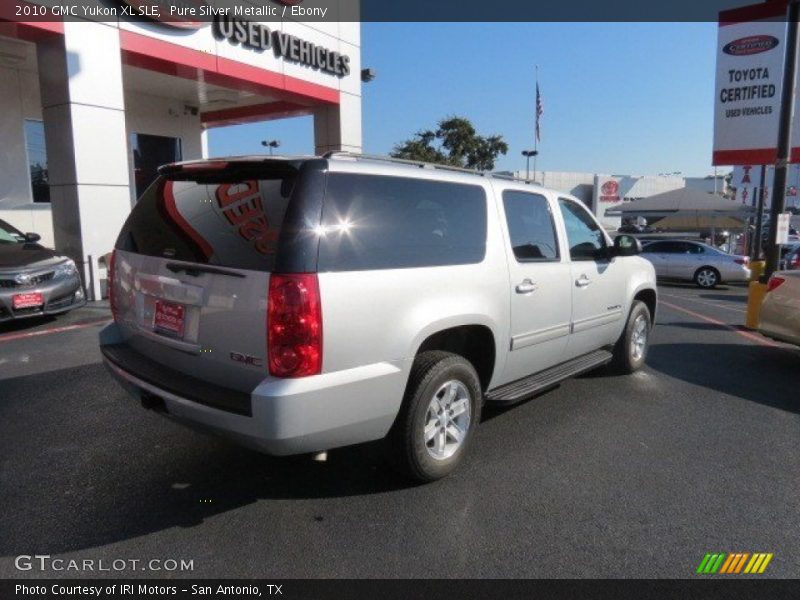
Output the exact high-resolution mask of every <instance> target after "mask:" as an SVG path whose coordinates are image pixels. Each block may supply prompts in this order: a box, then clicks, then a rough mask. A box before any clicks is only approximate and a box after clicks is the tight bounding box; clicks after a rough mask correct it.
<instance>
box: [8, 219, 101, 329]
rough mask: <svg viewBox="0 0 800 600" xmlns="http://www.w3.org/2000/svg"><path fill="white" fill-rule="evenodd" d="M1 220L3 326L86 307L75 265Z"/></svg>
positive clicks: (29, 235)
mask: <svg viewBox="0 0 800 600" xmlns="http://www.w3.org/2000/svg"><path fill="white" fill-rule="evenodd" d="M39 239H40V237H39V235H37V234H35V233H22V232H21V231H19V230H18V229H16V228H15V227H12V226H11V225H9V224H8V223H6V222H5V221H2V220H0V322H2V321H9V320H11V319H20V318H24V317H35V316H37V315H54V314H59V313H63V312H67V311H68V310H71V309H73V308H77V307H79V306H82V305H84V304H85V303H86V298H85V295H84V293H83V288H82V286H81V280H80V276H79V275H78V269H77V268H76V266H75V263H74V262H73V261H72V260H70V259H69V258H67V257H66V256H62V255H59V254H56V253H55V252H54V251H53V250H50V249H48V248H45V247H44V246H42V245H41V244H38V243H37V242H38V241H39Z"/></svg>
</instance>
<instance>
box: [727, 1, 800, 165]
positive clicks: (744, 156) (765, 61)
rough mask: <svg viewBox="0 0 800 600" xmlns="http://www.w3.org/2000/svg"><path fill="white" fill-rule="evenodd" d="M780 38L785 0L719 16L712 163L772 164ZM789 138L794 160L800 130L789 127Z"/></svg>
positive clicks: (780, 69)
mask: <svg viewBox="0 0 800 600" xmlns="http://www.w3.org/2000/svg"><path fill="white" fill-rule="evenodd" d="M785 39H786V3H785V2H762V3H761V4H754V5H751V6H743V7H741V8H734V9H731V10H726V11H722V12H721V13H720V15H719V30H718V34H717V76H716V85H715V90H714V154H713V159H712V162H713V164H715V165H765V164H772V163H774V162H775V158H776V154H777V152H776V150H775V146H776V142H777V140H778V116H779V113H780V110H779V108H780V100H781V87H782V83H783V81H782V75H783V55H784V54H785V51H786V45H785V43H784V41H785ZM795 102H797V100H796V99H795ZM795 113H797V110H796V109H795ZM792 137H793V138H794V139H793V140H792V148H794V150H793V151H792V155H793V156H795V157H796V156H797V152H798V146H800V127H795V128H794V131H793V132H792Z"/></svg>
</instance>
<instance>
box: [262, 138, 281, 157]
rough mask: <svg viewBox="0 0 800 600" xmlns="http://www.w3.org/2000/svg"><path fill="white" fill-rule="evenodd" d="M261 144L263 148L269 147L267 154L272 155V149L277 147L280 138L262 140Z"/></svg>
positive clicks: (279, 143)
mask: <svg viewBox="0 0 800 600" xmlns="http://www.w3.org/2000/svg"><path fill="white" fill-rule="evenodd" d="M261 145H262V146H264V147H265V148H269V155H270V156H272V150H273V149H274V148H278V147H279V146H280V145H281V141H280V140H262V142H261Z"/></svg>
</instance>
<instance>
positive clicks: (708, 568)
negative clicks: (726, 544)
mask: <svg viewBox="0 0 800 600" xmlns="http://www.w3.org/2000/svg"><path fill="white" fill-rule="evenodd" d="M725 556H726V554H725V553H724V552H723V553H721V554H706V555H705V556H704V557H703V560H702V561H701V562H700V566H699V567H697V572H698V573H716V572H717V569H719V567H720V565H722V561H723V560H725Z"/></svg>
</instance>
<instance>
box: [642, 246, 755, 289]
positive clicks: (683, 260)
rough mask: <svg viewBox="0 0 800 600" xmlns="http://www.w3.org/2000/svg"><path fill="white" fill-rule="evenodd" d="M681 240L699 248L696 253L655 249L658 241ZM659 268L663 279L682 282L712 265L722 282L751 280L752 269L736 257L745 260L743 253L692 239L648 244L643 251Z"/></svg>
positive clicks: (691, 279)
mask: <svg viewBox="0 0 800 600" xmlns="http://www.w3.org/2000/svg"><path fill="white" fill-rule="evenodd" d="M671 242H681V243H682V244H690V245H691V246H693V247H694V248H696V249H697V252H696V253H695V252H691V253H689V252H684V253H673V252H652V251H648V248H650V249H651V250H652V249H653V247H654V245H655V244H662V243H671ZM642 257H643V258H646V259H647V260H649V261H650V262H651V263H653V267H654V268H655V270H656V275H657V276H658V277H659V278H664V279H677V280H681V281H693V280H694V276H695V273H697V271H698V270H699V269H700V268H702V267H713V268H714V269H716V270H717V271H718V272H719V274H720V277H721V279H722V281H723V282H727V283H744V282H746V281H749V280H750V268H749V267H748V266H747V265H744V264H739V263H737V262H736V260H743V259H744V258H746V257H744V256H739V255H735V254H726V253H725V252H722V251H721V250H717V249H716V248H712V247H711V246H709V245H707V244H703V243H700V242H694V241H690V240H659V241H654V242H651V243H650V244H648V245H647V246H645V252H644V253H643V254H642Z"/></svg>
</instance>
